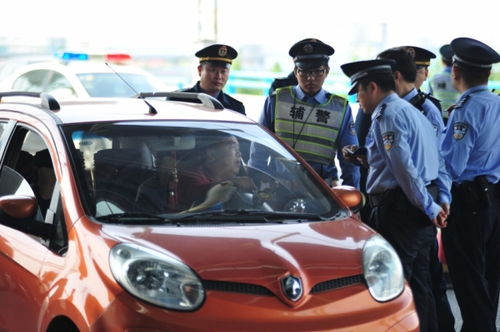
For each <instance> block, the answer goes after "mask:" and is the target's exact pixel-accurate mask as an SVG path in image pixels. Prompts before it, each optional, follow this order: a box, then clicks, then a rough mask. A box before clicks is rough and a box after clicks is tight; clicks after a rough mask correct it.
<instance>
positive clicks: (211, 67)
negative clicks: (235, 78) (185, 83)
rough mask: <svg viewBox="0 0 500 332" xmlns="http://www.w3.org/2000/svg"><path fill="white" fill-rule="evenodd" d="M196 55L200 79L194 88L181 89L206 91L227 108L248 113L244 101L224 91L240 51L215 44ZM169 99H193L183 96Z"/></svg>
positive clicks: (185, 90)
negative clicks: (198, 59) (183, 97)
mask: <svg viewBox="0 0 500 332" xmlns="http://www.w3.org/2000/svg"><path fill="white" fill-rule="evenodd" d="M195 56H196V57H198V58H200V64H199V65H198V75H200V80H199V81H198V82H197V83H196V85H195V86H193V87H192V88H189V89H184V90H181V91H183V92H203V93H206V94H208V95H210V96H212V97H214V98H216V99H217V100H218V101H220V102H221V104H222V106H224V107H225V108H228V109H231V110H233V111H236V112H238V113H241V114H244V115H246V114H245V106H244V105H243V103H241V102H240V101H238V100H236V99H234V98H233V97H231V96H229V95H228V94H226V93H224V92H223V91H222V89H224V86H225V85H226V83H227V80H228V78H229V72H230V69H231V64H232V63H233V60H234V59H235V58H236V57H237V56H238V52H236V50H235V49H234V48H232V47H231V46H229V45H221V44H214V45H210V46H207V47H205V48H203V49H201V50H199V51H198V52H196V54H195ZM169 99H170V100H181V101H192V100H189V99H182V98H169Z"/></svg>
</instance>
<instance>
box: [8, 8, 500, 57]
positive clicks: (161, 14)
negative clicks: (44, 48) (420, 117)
mask: <svg viewBox="0 0 500 332" xmlns="http://www.w3.org/2000/svg"><path fill="white" fill-rule="evenodd" d="M5 2H6V3H5ZM215 2H216V3H217V9H218V15H217V17H218V39H219V40H220V41H221V42H224V43H228V44H232V45H236V46H238V45H239V44H243V43H247V44H248V43H254V44H259V43H260V44H263V45H266V46H268V47H277V46H282V45H291V44H293V43H294V42H295V41H297V40H300V39H302V38H306V37H316V38H319V39H321V40H324V41H326V42H328V43H329V44H331V45H335V44H336V43H342V41H343V40H345V38H352V37H356V36H352V34H351V32H352V30H351V29H349V27H350V26H352V25H374V24H375V25H376V24H381V23H387V25H388V36H389V38H390V39H391V41H392V42H393V43H398V44H400V43H403V44H412V43H417V42H422V41H425V40H428V41H429V42H431V43H438V44H441V43H447V42H449V41H450V40H451V39H453V38H454V37H459V36H467V37H473V38H477V39H480V40H481V41H484V42H486V43H490V45H491V46H492V47H494V48H496V49H498V48H500V39H498V36H499V33H500V32H499V31H500V26H499V23H498V18H497V17H498V12H497V8H494V5H493V3H494V2H492V1H489V0H475V1H473V2H471V3H470V4H469V5H468V6H467V7H466V6H463V5H458V2H456V4H453V5H449V6H448V5H447V4H450V3H452V2H451V1H449V0H448V1H445V0H434V1H429V2H420V3H419V5H418V6H417V5H411V4H412V2H409V1H400V0H399V1H395V0H379V1H376V0H357V1H356V0H349V1H339V0H307V1H299V0H252V1H242V0H176V1H174V0H141V1H135V2H132V1H123V0H85V1H74V0H44V1H36V0H16V1H12V0H5V1H4V3H3V4H2V13H3V14H2V19H1V20H0V36H10V37H17V36H19V37H28V38H33V39H37V38H45V37H47V36H61V37H70V38H74V39H81V40H86V41H88V42H92V43H95V44H96V45H99V44H108V43H113V44H137V45H158V44H164V45H170V46H173V47H175V46H178V47H183V46H184V47H185V46H186V45H190V44H192V43H194V42H195V41H196V39H197V32H198V25H197V17H198V15H197V13H198V4H201V8H205V9H206V11H207V12H210V8H211V7H212V6H211V4H212V3H215ZM414 3H415V4H416V3H417V2H414ZM424 4H426V5H427V7H424V6H423V5H424ZM27 8H29V10H26V9H27ZM370 37H372V38H377V37H378V36H377V33H376V32H374V33H373V35H372V36H370Z"/></svg>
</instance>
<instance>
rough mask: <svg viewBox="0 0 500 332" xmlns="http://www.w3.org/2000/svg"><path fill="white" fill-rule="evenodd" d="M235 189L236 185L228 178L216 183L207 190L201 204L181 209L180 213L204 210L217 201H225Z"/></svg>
mask: <svg viewBox="0 0 500 332" xmlns="http://www.w3.org/2000/svg"><path fill="white" fill-rule="evenodd" d="M235 191H236V186H235V185H234V183H233V182H232V181H229V180H226V181H222V182H221V183H218V184H216V185H215V186H213V187H212V188H210V190H209V191H208V192H207V196H206V198H205V200H204V201H203V202H202V203H201V204H199V205H197V206H194V207H192V208H190V209H189V210H186V211H182V212H180V213H187V212H196V211H200V210H205V209H208V208H211V207H212V206H214V205H217V204H219V203H224V202H227V201H228V200H229V199H230V198H231V196H233V193H234V192H235Z"/></svg>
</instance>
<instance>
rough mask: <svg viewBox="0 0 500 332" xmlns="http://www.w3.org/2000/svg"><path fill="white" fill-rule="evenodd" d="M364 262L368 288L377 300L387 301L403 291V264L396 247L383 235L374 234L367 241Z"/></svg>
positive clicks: (364, 248)
mask: <svg viewBox="0 0 500 332" xmlns="http://www.w3.org/2000/svg"><path fill="white" fill-rule="evenodd" d="M362 262H363V272H364V275H365V280H366V283H367V285H368V290H369V291H370V294H371V295H372V296H373V298H374V299H375V300H376V301H379V302H387V301H390V300H392V299H394V298H396V297H398V296H399V295H400V294H401V293H402V292H403V289H404V283H405V279H404V273H403V266H402V265H401V261H400V259H399V256H398V254H397V253H396V251H395V250H394V248H393V247H392V246H391V245H390V244H389V242H387V241H386V240H385V239H384V238H383V237H381V236H380V235H374V236H372V237H371V238H370V239H368V241H366V243H365V246H364V247H363V260H362Z"/></svg>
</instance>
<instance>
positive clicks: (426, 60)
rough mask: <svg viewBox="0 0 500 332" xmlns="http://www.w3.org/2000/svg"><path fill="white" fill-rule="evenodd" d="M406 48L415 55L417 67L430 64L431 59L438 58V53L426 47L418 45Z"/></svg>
mask: <svg viewBox="0 0 500 332" xmlns="http://www.w3.org/2000/svg"><path fill="white" fill-rule="evenodd" d="M405 48H406V49H407V50H408V52H410V53H411V54H412V55H413V58H414V59H415V65H416V66H417V69H421V68H422V67H428V66H430V65H431V59H435V58H436V54H434V53H432V52H431V51H428V50H426V49H425V48H421V47H417V46H406V47H405Z"/></svg>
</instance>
